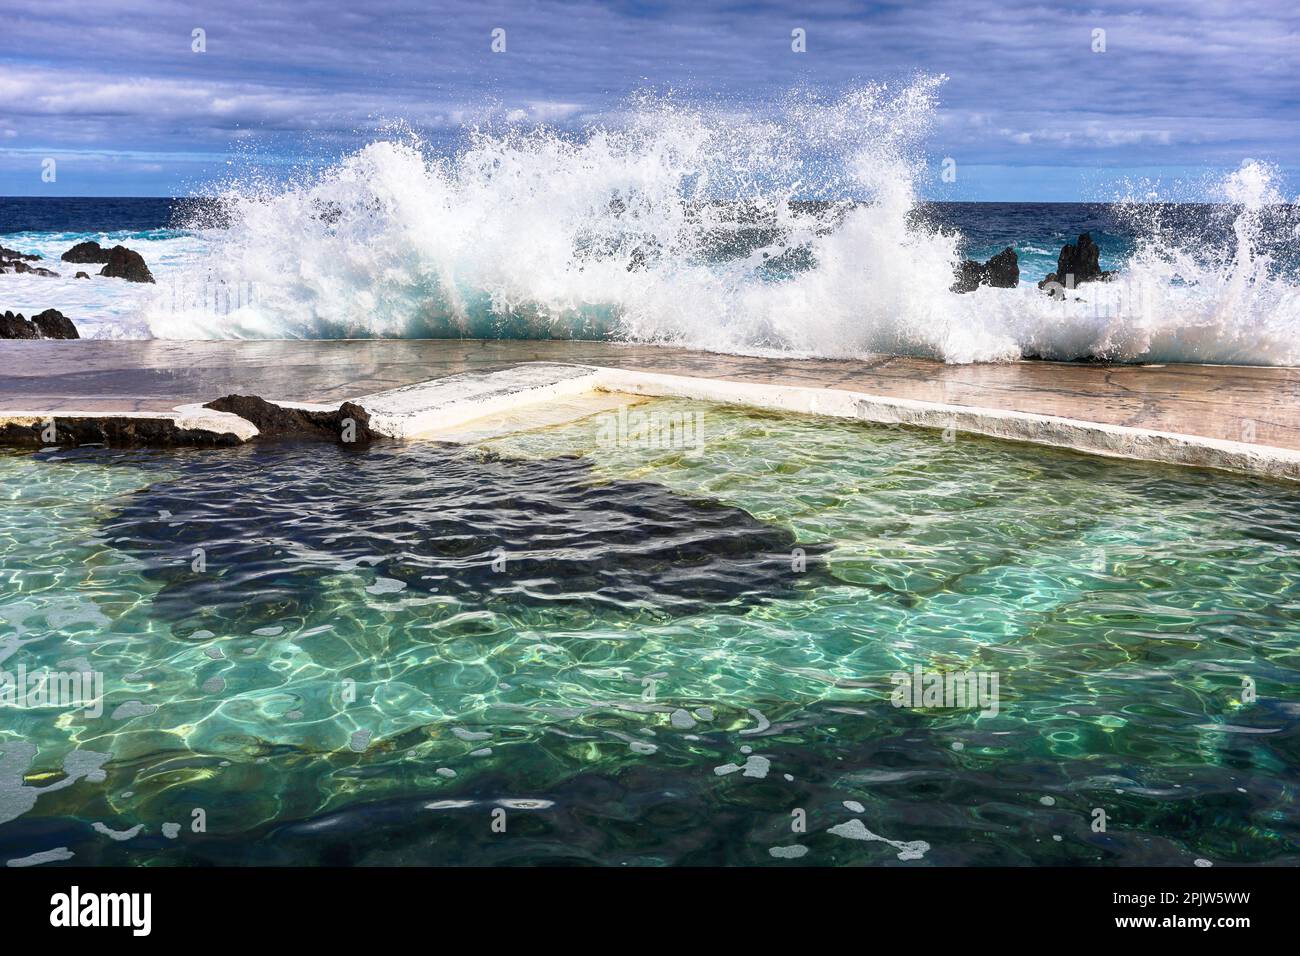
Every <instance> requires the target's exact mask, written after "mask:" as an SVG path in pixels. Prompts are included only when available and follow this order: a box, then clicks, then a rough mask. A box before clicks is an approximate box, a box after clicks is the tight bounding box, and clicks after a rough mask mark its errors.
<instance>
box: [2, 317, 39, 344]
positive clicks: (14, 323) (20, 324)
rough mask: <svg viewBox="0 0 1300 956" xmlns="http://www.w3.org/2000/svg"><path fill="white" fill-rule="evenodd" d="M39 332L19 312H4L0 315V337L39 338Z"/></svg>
mask: <svg viewBox="0 0 1300 956" xmlns="http://www.w3.org/2000/svg"><path fill="white" fill-rule="evenodd" d="M40 337H41V333H40V332H38V331H37V330H36V326H34V325H32V323H30V322H28V321H27V320H26V319H24V318H23V317H22V315H21V314H19V315H14V314H13V313H12V312H6V313H5V314H4V315H0V339H39V338H40Z"/></svg>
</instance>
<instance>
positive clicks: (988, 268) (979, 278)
mask: <svg viewBox="0 0 1300 956" xmlns="http://www.w3.org/2000/svg"><path fill="white" fill-rule="evenodd" d="M1019 283H1020V260H1019V259H1018V258H1017V257H1016V250H1015V249H1012V248H1011V247H1010V246H1007V247H1006V248H1005V249H1003V250H1002V251H1001V252H999V253H998V254H997V255H996V256H994V257H993V258H991V259H990V260H989V261H988V262H980V261H978V260H976V259H966V260H965V261H963V262H962V264H961V265H959V266H958V267H957V272H956V275H955V281H954V282H953V284H952V289H951V291H953V292H974V291H975V290H976V289H978V288H979V287H980V286H981V285H987V286H993V287H995V288H999V289H1014V288H1015V287H1016V286H1017V285H1019Z"/></svg>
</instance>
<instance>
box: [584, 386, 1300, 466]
mask: <svg viewBox="0 0 1300 956" xmlns="http://www.w3.org/2000/svg"><path fill="white" fill-rule="evenodd" d="M600 372H601V377H600V387H601V388H604V389H607V390H609V391H619V392H626V393H629V394H633V395H642V396H646V397H652V398H685V399H693V400H696V401H706V402H719V403H724V404H736V405H745V406H748V407H752V408H762V409H765V410H769V411H782V412H791V413H796V414H805V415H825V416H828V417H832V418H853V419H857V420H859V421H865V422H871V423H874V424H887V425H908V426H912V427H917V428H927V429H932V430H939V431H948V430H950V429H951V430H953V431H955V432H956V433H961V432H966V433H968V434H976V435H981V436H984V437H987V438H996V439H1001V440H1004V441H1015V442H1023V443H1028V444H1034V445H1045V446H1048V447H1052V448H1065V449H1069V450H1072V451H1077V452H1081V453H1084V454H1090V455H1099V456H1103V457H1108V458H1124V459H1128V460H1133V461H1150V462H1157V463H1161V464H1172V465H1183V466H1188V467H1196V468H1215V469H1218V470H1222V471H1231V472H1237V473H1240V474H1249V475H1257V476H1262V477H1268V478H1281V479H1286V480H1291V481H1300V451H1294V450H1292V449H1288V448H1275V447H1272V446H1268V445H1257V444H1251V443H1247V442H1235V441H1227V440H1224V439H1218V438H1208V437H1204V436H1200V435H1188V434H1180V433H1176V432H1161V431H1155V430H1153V429H1147V428H1134V427H1131V426H1125V425H1111V424H1105V423H1101V422H1090V421H1085V420H1083V419H1072V418H1062V417H1058V416H1053V415H1042V414H1038V413H1034V412H1019V411H1011V410H1006V409H997V408H982V407H979V406H973V405H950V404H944V403H940V402H926V401H919V400H916V399H906V398H893V397H888V396H880V395H871V394H868V393H865V392H855V391H850V390H847V389H837V388H814V387H808V386H798V385H771V384H756V383H749V382H735V381H728V380H722V379H708V378H696V377H692V376H682V375H664V374H661V373H654V372H629V371H627V370H624V369H601V370H600Z"/></svg>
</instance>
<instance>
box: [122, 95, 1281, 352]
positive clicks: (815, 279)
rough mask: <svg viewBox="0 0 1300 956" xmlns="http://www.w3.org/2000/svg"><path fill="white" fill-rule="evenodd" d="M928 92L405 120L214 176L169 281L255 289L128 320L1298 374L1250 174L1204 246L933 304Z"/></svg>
mask: <svg viewBox="0 0 1300 956" xmlns="http://www.w3.org/2000/svg"><path fill="white" fill-rule="evenodd" d="M940 83H941V78H937V77H921V78H919V79H917V80H915V81H914V82H913V83H911V84H910V85H907V86H904V87H902V88H901V89H891V88H889V87H885V86H881V85H872V86H866V87H863V88H862V89H859V90H855V91H850V92H848V93H846V94H844V95H841V96H839V97H837V98H833V99H824V98H820V97H817V96H814V95H810V94H792V95H790V96H788V97H787V98H786V99H785V100H783V101H782V102H781V103H779V104H777V105H774V106H771V107H770V108H766V109H764V110H762V111H755V112H750V113H737V112H729V111H725V110H718V109H714V110H709V109H703V108H700V107H696V106H691V105H686V104H683V103H680V102H678V101H676V100H674V99H673V98H671V97H666V98H654V97H649V96H643V97H639V98H637V99H635V100H634V101H632V103H630V104H629V107H628V109H627V110H626V111H625V113H624V115H623V116H622V118H621V119H620V121H619V122H618V123H617V124H616V125H615V124H610V125H593V126H590V127H588V128H586V129H585V130H583V131H582V132H581V133H577V134H575V133H571V132H563V131H559V130H555V129H551V128H548V127H545V126H539V127H535V128H527V129H522V128H509V129H506V130H504V131H501V130H477V131H475V132H474V133H472V134H471V135H470V136H469V138H468V141H467V145H466V146H465V147H464V148H463V149H461V150H459V151H457V152H456V153H455V154H454V155H451V156H449V157H445V156H438V155H434V154H433V153H431V151H430V150H428V149H427V147H426V145H425V144H424V143H422V142H421V141H420V140H419V139H418V137H415V136H413V135H409V134H408V135H404V136H402V137H398V138H394V139H390V140H383V141H379V142H375V143H371V144H370V145H368V146H366V147H365V148H363V149H362V150H360V151H358V152H357V153H355V154H352V155H350V156H348V157H345V158H344V159H343V160H341V161H340V162H338V163H337V164H335V165H333V166H331V167H329V168H327V169H326V170H324V171H323V172H320V173H318V174H315V175H313V176H311V177H309V178H307V179H305V180H303V181H301V182H295V183H292V184H290V185H288V186H283V185H279V186H251V185H249V184H239V185H235V186H231V187H230V188H228V189H226V190H225V191H224V193H223V194H222V196H221V206H222V210H223V218H224V219H228V220H229V228H223V229H213V230H209V231H207V232H205V236H206V237H207V239H208V240H209V243H210V245H209V252H208V254H207V255H206V256H205V257H204V258H203V259H201V260H198V261H195V262H194V263H192V264H191V265H189V266H187V267H185V268H184V269H183V270H182V273H181V274H180V275H179V276H178V277H177V278H176V279H175V280H174V281H176V282H179V283H182V284H184V285H186V286H189V287H200V288H216V289H225V288H249V289H253V290H255V295H250V296H249V297H248V300H247V301H244V300H237V305H236V307H235V308H227V309H225V310H223V311H221V312H220V313H218V314H214V313H213V311H212V310H210V309H204V308H197V309H196V308H187V307H178V306H177V304H176V296H175V295H171V296H170V298H169V297H168V295H169V293H168V288H167V285H166V283H164V284H163V286H162V287H161V288H160V289H159V290H158V291H157V292H156V294H155V297H154V299H153V301H152V302H151V304H149V305H148V307H147V308H146V309H145V313H144V317H145V321H146V322H147V324H148V327H149V329H150V331H151V332H152V334H154V335H156V336H159V337H198V338H218V337H306V338H336V337H385V336H393V337H502V338H525V339H526V338H605V339H620V340H627V341H636V342H651V343H671V344H677V345H684V346H689V347H694V348H700V349H708V350H716V351H724V352H738V353H759V354H763V353H769V352H778V353H783V354H793V355H809V356H827V357H841V358H853V357H858V356H865V355H868V354H873V353H891V354H910V355H922V356H931V357H935V358H939V359H942V360H945V361H949V362H972V361H1004V360H1011V359H1016V358H1020V357H1024V356H1036V357H1042V358H1054V359H1077V358H1093V359H1106V360H1115V361H1211V362H1231V363H1241V364H1279V365H1282V364H1300V303H1298V301H1297V291H1298V287H1297V285H1296V284H1295V279H1294V276H1292V277H1289V278H1288V277H1286V276H1284V275H1282V274H1281V273H1280V272H1279V270H1278V269H1277V268H1276V266H1277V263H1276V262H1275V261H1274V259H1273V258H1272V257H1271V256H1270V255H1269V254H1268V253H1267V252H1263V251H1261V250H1262V249H1264V248H1265V246H1267V244H1268V243H1267V242H1266V241H1265V240H1266V238H1269V237H1271V239H1270V241H1273V242H1274V243H1275V242H1276V235H1277V231H1278V228H1279V226H1278V219H1279V216H1278V215H1277V214H1276V213H1277V210H1278V208H1279V206H1278V203H1279V202H1280V199H1281V197H1280V196H1278V195H1277V194H1276V191H1275V189H1274V187H1273V186H1272V182H1273V181H1274V179H1275V176H1274V174H1273V172H1272V171H1271V170H1270V169H1269V168H1268V167H1266V166H1263V165H1261V164H1257V163H1249V162H1248V163H1246V164H1243V166H1242V168H1241V169H1240V170H1239V171H1238V172H1236V173H1234V174H1233V176H1231V177H1229V180H1228V181H1227V183H1225V185H1224V193H1223V197H1222V198H1223V199H1224V200H1225V201H1227V202H1230V203H1234V204H1236V205H1234V206H1232V207H1226V206H1225V207H1223V208H1224V209H1228V210H1229V211H1230V215H1232V216H1234V217H1235V219H1236V222H1235V223H1234V227H1233V229H1232V230H1230V233H1231V236H1232V239H1231V241H1230V242H1229V243H1228V244H1227V247H1220V248H1217V249H1215V250H1213V251H1212V254H1211V250H1207V249H1205V248H1200V247H1199V246H1198V245H1197V237H1196V236H1194V235H1176V234H1175V235H1170V234H1169V233H1168V232H1163V231H1162V230H1161V229H1160V228H1159V225H1160V224H1159V223H1155V222H1148V223H1139V224H1138V225H1140V226H1141V229H1142V235H1143V238H1142V239H1141V240H1140V241H1139V243H1138V247H1137V249H1136V251H1135V252H1134V254H1133V256H1132V257H1131V258H1130V259H1129V260H1128V261H1126V262H1124V263H1121V264H1120V268H1119V270H1118V275H1117V277H1116V279H1115V280H1114V281H1113V282H1108V283H1089V284H1084V285H1081V286H1079V288H1078V289H1076V290H1075V291H1074V293H1073V294H1072V295H1070V296H1067V297H1065V298H1064V299H1060V298H1058V299H1055V300H1053V299H1050V298H1048V297H1047V296H1044V295H1043V294H1042V293H1041V292H1039V291H1038V290H1037V289H1036V288H1035V287H1034V286H1033V284H1032V283H1031V282H1022V284H1021V286H1020V287H1019V288H1017V289H990V288H981V289H979V290H978V291H976V292H974V293H971V294H967V295H959V294H956V293H953V292H952V291H951V288H950V287H951V285H952V281H953V272H954V269H955V267H956V265H957V263H958V262H959V260H960V258H961V247H962V241H963V240H962V237H961V236H960V235H957V234H956V233H955V232H953V231H952V230H946V231H945V230H942V229H938V228H933V227H929V226H926V225H924V224H922V223H921V221H920V220H921V219H922V218H923V217H918V216H916V215H915V213H916V210H917V193H918V184H919V183H920V182H921V181H922V180H921V177H922V176H924V175H927V167H926V161H925V156H924V152H923V145H924V141H925V137H926V135H927V133H928V131H929V129H930V126H931V123H932V121H933V118H934V115H935V109H936V95H937V91H938V88H939V86H940ZM1131 208H1132V209H1134V210H1136V209H1138V208H1139V206H1138V205H1137V204H1134V205H1133V206H1132V207H1131ZM1143 208H1147V207H1143ZM1281 208H1283V209H1284V210H1285V209H1287V208H1289V207H1281ZM1280 218H1281V219H1282V220H1283V225H1282V227H1280V228H1283V229H1284V230H1290V229H1292V228H1294V221H1295V217H1294V214H1293V212H1291V213H1285V212H1284V213H1283V214H1282V215H1281V217H1280ZM1070 238H1073V237H1072V236H1071V237H1070ZM1286 238H1287V239H1288V241H1292V242H1294V237H1293V236H1292V235H1291V234H1290V232H1287V237H1286Z"/></svg>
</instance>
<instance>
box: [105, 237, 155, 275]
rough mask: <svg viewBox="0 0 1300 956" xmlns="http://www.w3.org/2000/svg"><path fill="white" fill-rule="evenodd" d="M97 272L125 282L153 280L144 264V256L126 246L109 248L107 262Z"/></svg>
mask: <svg viewBox="0 0 1300 956" xmlns="http://www.w3.org/2000/svg"><path fill="white" fill-rule="evenodd" d="M99 274H100V275H102V276H108V277H109V278H111V279H125V280H126V281H127V282H153V274H152V273H151V272H150V271H149V267H148V266H147V265H145V262H144V256H142V255H140V253H138V252H134V251H132V250H131V249H128V248H127V247H126V246H114V247H113V248H112V249H110V250H109V253H108V264H107V265H106V266H104V268H102V269H100V270H99Z"/></svg>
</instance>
